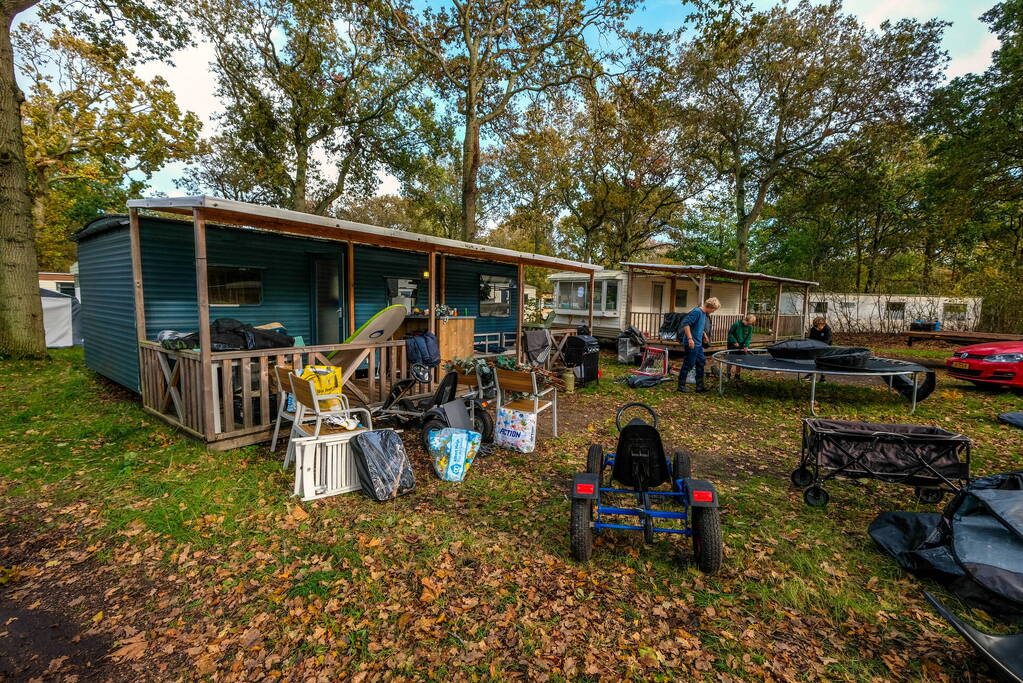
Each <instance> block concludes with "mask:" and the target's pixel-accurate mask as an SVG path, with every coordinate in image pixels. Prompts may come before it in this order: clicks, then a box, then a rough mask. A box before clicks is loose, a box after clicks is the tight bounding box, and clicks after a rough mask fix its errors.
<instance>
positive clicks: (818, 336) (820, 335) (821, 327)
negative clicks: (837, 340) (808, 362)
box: [806, 315, 832, 382]
mask: <svg viewBox="0 0 1023 683" xmlns="http://www.w3.org/2000/svg"><path fill="white" fill-rule="evenodd" d="M806 338H807V339H813V340H815V341H819V342H824V343H825V344H827V345H828V346H831V343H832V341H831V340H832V334H831V326H830V325H828V321H827V320H826V319H825V318H824V316H822V315H819V316H817V317H816V318H814V319H813V325H811V326H810V331H809V332H807V333H806ZM806 379H810V375H807V376H806ZM821 381H822V382H827V381H828V378H827V377H825V376H824V375H821Z"/></svg>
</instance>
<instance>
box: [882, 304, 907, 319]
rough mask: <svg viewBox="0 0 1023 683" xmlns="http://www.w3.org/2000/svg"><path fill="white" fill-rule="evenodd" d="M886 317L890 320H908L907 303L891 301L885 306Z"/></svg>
mask: <svg viewBox="0 0 1023 683" xmlns="http://www.w3.org/2000/svg"><path fill="white" fill-rule="evenodd" d="M884 312H885V316H886V317H887V318H888V319H889V320H905V319H906V302H905V301H889V302H888V303H886V304H885V309H884Z"/></svg>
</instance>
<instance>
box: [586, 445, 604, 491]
mask: <svg viewBox="0 0 1023 683" xmlns="http://www.w3.org/2000/svg"><path fill="white" fill-rule="evenodd" d="M586 471H587V472H589V473H590V474H596V475H597V476H599V477H600V479H601V483H603V479H604V448H603V447H602V446H601V445H600V444H599V443H591V444H590V448H589V450H587V451H586Z"/></svg>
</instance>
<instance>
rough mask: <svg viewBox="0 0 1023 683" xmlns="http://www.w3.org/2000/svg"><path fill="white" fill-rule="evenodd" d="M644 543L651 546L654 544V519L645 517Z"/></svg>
mask: <svg viewBox="0 0 1023 683" xmlns="http://www.w3.org/2000/svg"><path fill="white" fill-rule="evenodd" d="M643 542H644V543H646V544H647V545H650V544H651V543H653V542H654V518H653V517H645V518H644V519H643Z"/></svg>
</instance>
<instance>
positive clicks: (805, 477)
mask: <svg viewBox="0 0 1023 683" xmlns="http://www.w3.org/2000/svg"><path fill="white" fill-rule="evenodd" d="M789 479H790V480H791V481H792V485H793V486H795V487H797V488H801V489H805V488H806V487H807V486H809V485H810V484H812V483H813V471H812V470H811V469H810V468H809V467H806V466H805V465H800V466H799V467H797V468H796V469H794V470H792V474H790V475H789Z"/></svg>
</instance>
